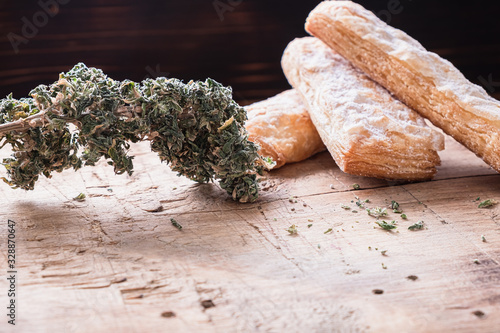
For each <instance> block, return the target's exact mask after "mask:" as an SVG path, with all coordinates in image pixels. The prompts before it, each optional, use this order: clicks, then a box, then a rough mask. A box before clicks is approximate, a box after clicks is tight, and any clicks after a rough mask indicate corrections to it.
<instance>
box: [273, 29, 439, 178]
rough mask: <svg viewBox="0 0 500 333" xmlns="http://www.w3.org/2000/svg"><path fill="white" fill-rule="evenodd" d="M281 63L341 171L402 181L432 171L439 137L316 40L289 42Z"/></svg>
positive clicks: (421, 176) (420, 119) (434, 168)
mask: <svg viewBox="0 0 500 333" xmlns="http://www.w3.org/2000/svg"><path fill="white" fill-rule="evenodd" d="M282 67H283V71H284V72H285V75H286V77H287V79H288V81H289V82H290V84H291V85H292V86H293V87H294V88H295V89H297V91H299V92H300V93H301V94H302V96H303V98H304V101H305V102H307V103H306V104H307V108H308V110H309V114H310V116H311V119H312V121H313V123H314V125H315V126H316V129H317V130H318V132H319V135H320V136H321V138H322V140H323V142H324V143H325V145H326V147H327V148H328V150H329V151H330V153H331V155H332V156H333V158H334V159H335V161H336V162H337V164H338V166H339V167H340V169H341V170H342V171H344V172H347V173H350V174H354V175H361V176H370V177H377V178H384V179H406V180H425V179H429V178H432V176H433V175H434V174H435V173H436V166H437V165H439V164H440V159H439V155H438V153H437V152H436V150H441V149H443V147H444V137H443V135H442V134H441V133H439V132H437V131H436V130H434V129H432V128H430V127H428V126H427V125H426V124H425V120H424V118H423V117H421V116H420V115H418V114H417V113H416V112H415V111H413V110H411V109H410V108H408V107H407V106H406V105H404V104H403V103H401V102H400V101H398V100H397V99H395V98H393V97H392V96H391V94H390V93H389V92H388V91H387V90H385V89H384V88H383V87H381V86H380V85H378V84H377V83H375V82H374V81H372V80H371V79H370V78H368V77H367V76H366V75H365V74H364V73H362V72H361V71H359V70H358V69H356V68H354V67H353V66H352V65H351V64H350V63H349V62H348V61H347V60H346V59H344V58H343V57H342V56H340V55H339V54H337V53H335V52H334V51H333V50H331V49H330V48H329V47H328V46H327V45H325V44H324V43H323V42H321V41H320V40H319V39H317V38H314V37H305V38H300V39H295V40H294V41H292V42H291V43H290V44H289V45H288V46H287V48H286V50H285V52H284V54H283V58H282Z"/></svg>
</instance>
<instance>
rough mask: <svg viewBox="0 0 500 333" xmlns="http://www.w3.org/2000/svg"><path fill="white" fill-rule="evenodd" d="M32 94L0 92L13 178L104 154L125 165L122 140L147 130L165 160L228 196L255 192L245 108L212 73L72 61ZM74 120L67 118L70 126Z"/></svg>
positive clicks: (256, 159) (23, 182)
mask: <svg viewBox="0 0 500 333" xmlns="http://www.w3.org/2000/svg"><path fill="white" fill-rule="evenodd" d="M30 95H31V96H32V97H31V98H21V99H20V100H16V99H14V98H12V95H9V96H7V97H6V98H4V99H3V100H1V101H0V148H2V147H3V146H5V145H6V144H10V145H11V146H12V150H13V154H12V156H11V158H6V159H4V160H3V165H4V166H5V167H6V169H7V174H8V177H9V179H6V178H3V180H4V181H5V182H7V183H8V184H9V185H10V186H12V187H13V188H23V189H25V190H32V189H33V188H34V184H35V182H36V181H37V180H38V177H39V175H41V174H43V175H45V176H46V177H48V178H50V177H51V172H53V171H57V172H61V171H62V170H64V169H68V168H73V169H75V170H77V169H79V168H80V167H82V166H83V165H95V163H96V162H97V161H98V160H99V159H101V157H104V158H105V159H109V160H110V161H108V164H110V165H113V166H114V170H115V173H117V174H121V173H125V172H126V173H128V174H131V173H132V170H133V163H132V159H133V156H129V155H128V149H129V142H137V141H140V140H150V141H151V149H152V150H153V151H155V152H157V153H158V155H159V157H160V159H161V160H162V161H166V162H167V163H168V164H170V166H171V168H172V170H174V171H176V172H178V173H179V174H181V175H184V176H186V177H188V178H190V179H192V180H194V181H197V182H208V181H211V180H214V179H218V180H219V184H220V185H221V187H222V188H223V189H225V190H226V191H227V192H228V193H229V194H230V195H231V196H232V197H233V199H234V200H239V201H240V202H247V201H254V200H255V199H257V196H258V187H257V179H256V174H257V173H261V171H262V168H263V167H262V166H263V164H265V161H263V159H262V158H261V157H260V156H259V155H258V153H257V150H258V147H257V146H256V145H255V144H253V143H252V142H250V141H248V140H247V133H246V131H245V129H244V127H243V124H244V122H245V120H246V113H245V111H244V109H243V108H242V107H240V106H239V105H238V104H237V103H236V102H235V101H234V100H233V99H232V91H231V89H230V88H227V87H224V86H222V85H221V84H219V83H217V82H216V81H214V80H211V79H207V80H206V81H204V82H202V81H197V82H194V81H190V82H188V83H186V84H185V83H182V82H181V81H180V80H177V79H166V78H164V77H160V78H157V79H147V80H144V81H142V82H140V83H135V82H132V81H129V80H125V81H115V80H113V79H111V78H109V77H107V76H106V75H105V74H104V73H103V72H102V71H101V70H99V69H96V68H88V67H87V66H85V65H84V64H82V63H79V64H77V65H76V66H75V67H74V68H73V69H71V70H70V71H69V72H67V73H62V74H60V76H59V80H58V81H57V82H55V83H53V84H52V85H50V86H45V85H40V86H38V87H36V88H35V89H33V90H32V91H31V93H30ZM70 124H73V125H74V126H70Z"/></svg>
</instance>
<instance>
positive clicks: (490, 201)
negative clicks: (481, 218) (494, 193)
mask: <svg viewBox="0 0 500 333" xmlns="http://www.w3.org/2000/svg"><path fill="white" fill-rule="evenodd" d="M497 203H498V202H497V201H495V200H493V199H488V200H484V201H481V203H480V204H479V205H478V206H477V207H478V208H488V207H491V206H494V205H496V204H497Z"/></svg>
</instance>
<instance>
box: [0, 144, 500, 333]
mask: <svg viewBox="0 0 500 333" xmlns="http://www.w3.org/2000/svg"><path fill="white" fill-rule="evenodd" d="M447 147H448V148H447V149H446V150H445V151H444V152H443V153H442V155H441V156H442V160H443V164H442V166H441V167H440V169H439V172H438V174H437V178H436V179H435V180H434V181H431V182H424V183H413V184H408V183H391V182H386V181H382V180H377V179H371V178H363V177H355V176H349V175H347V174H344V173H342V172H341V171H340V170H339V169H338V167H337V166H336V165H335V164H334V162H333V160H332V159H331V157H330V156H329V155H328V153H321V154H318V155H316V156H314V157H313V158H311V159H309V160H307V161H305V162H302V163H297V164H291V165H286V166H284V167H283V168H282V169H280V170H278V171H275V172H272V173H269V174H268V175H267V176H266V179H264V180H263V182H262V184H261V185H262V195H261V198H260V199H259V200H258V202H256V203H254V204H238V203H235V202H233V201H231V200H230V199H229V198H228V197H227V196H226V195H225V193H224V192H223V191H222V190H221V189H219V188H218V187H217V186H216V185H214V184H205V185H196V184H194V183H192V182H190V181H189V180H186V179H184V178H180V177H177V176H176V175H175V174H174V173H173V172H171V171H170V170H169V169H168V167H167V166H165V165H162V164H161V163H160V162H159V160H158V158H157V157H156V155H155V154H153V153H151V152H149V148H148V146H147V145H144V144H139V145H135V146H134V147H133V151H134V152H135V155H136V159H135V160H134V161H135V166H136V172H135V173H134V174H133V175H132V176H130V177H129V176H123V175H122V176H117V175H114V174H113V171H112V168H110V167H109V166H107V165H105V163H100V164H99V165H98V166H97V167H94V168H91V167H88V168H84V169H82V170H80V171H79V172H76V173H75V172H73V171H65V172H63V173H62V174H56V175H54V177H53V179H51V180H46V179H43V180H41V181H40V183H39V184H38V187H37V189H36V190H35V191H31V192H23V191H19V190H11V189H9V188H8V187H7V186H2V187H1V188H0V196H1V198H2V203H3V205H2V210H1V212H0V220H1V221H4V222H2V223H1V224H0V235H2V237H0V245H1V249H2V250H1V253H2V260H1V263H0V271H1V272H2V273H1V274H4V272H5V271H6V257H5V253H6V251H5V248H6V246H5V239H6V234H7V227H6V223H5V221H6V220H7V219H13V220H14V221H16V222H17V231H16V235H17V254H18V258H17V261H18V264H17V265H18V271H19V275H18V291H19V295H18V298H17V301H18V306H19V308H18V309H19V310H18V311H19V312H18V325H16V327H15V328H12V327H8V326H10V325H7V324H6V321H5V320H2V321H1V322H0V331H1V332H110V331H116V332H165V331H168V332H304V331H312V332H325V331H326V332H331V331H335V332H451V331H453V332H471V331H474V332H494V331H495V330H496V328H498V327H499V326H500V316H499V314H500V290H499V289H498V285H499V283H500V246H499V244H500V218H499V212H500V207H498V206H495V207H492V208H490V209H479V208H477V205H478V202H477V201H476V198H477V197H481V198H482V199H487V198H494V199H500V176H499V175H498V174H496V173H495V172H494V171H492V170H491V169H490V168H489V167H488V166H486V165H485V164H484V163H483V162H482V161H481V160H480V159H479V158H477V157H475V156H474V155H473V154H472V153H470V152H469V151H467V150H466V149H465V148H463V147H462V146H460V145H459V144H457V143H456V142H453V141H452V140H451V139H450V140H449V142H447ZM354 183H358V184H359V185H360V186H361V190H358V191H354V190H353V189H352V184H354ZM80 192H83V193H85V194H86V195H87V199H86V200H85V201H84V202H76V201H74V200H72V198H73V197H75V196H76V195H78V193H80ZM356 196H358V197H359V198H361V199H370V203H367V204H366V205H367V206H368V207H374V206H381V207H387V206H388V205H389V204H390V202H391V200H397V201H398V202H399V203H400V205H401V208H402V209H403V210H404V212H405V213H406V214H407V215H408V220H407V221H405V220H402V219H400V218H399V216H398V214H394V213H390V216H389V217H388V219H389V220H392V219H397V220H398V221H399V223H398V228H397V229H396V230H395V231H392V232H388V231H384V230H382V229H380V228H379V227H377V226H376V225H375V223H374V221H375V219H374V218H372V217H370V216H368V215H367V214H366V213H365V212H363V210H362V209H359V208H357V207H356V204H355V203H354V201H356V199H355V197H356ZM291 197H293V198H291ZM342 204H346V205H349V206H350V207H352V208H351V210H344V209H342V208H341V205H342ZM354 210H357V211H358V213H354V212H353V211H354ZM170 218H175V219H176V220H177V221H178V222H179V223H180V224H181V225H182V226H183V229H182V230H181V231H180V230H177V229H176V228H175V227H174V226H172V225H171V223H170ZM419 220H423V221H424V222H425V226H426V229H425V230H421V231H414V232H412V231H409V230H408V229H407V227H408V226H409V225H411V224H413V223H415V222H417V221H419ZM291 224H296V225H297V226H298V234H297V235H295V236H292V235H289V233H288V232H287V231H286V230H285V229H287V228H288V227H289V226H290V225H291ZM309 224H312V226H311V227H308V225H309ZM328 229H332V230H331V232H328V233H326V234H325V232H326V231H327V230H328ZM481 235H484V236H485V238H486V240H487V241H486V242H483V241H482V240H481ZM370 248H371V249H370ZM384 250H386V251H387V252H386V253H385V254H386V255H385V256H384V255H382V254H381V251H384ZM474 259H478V262H479V264H476V263H474ZM384 266H385V267H386V269H384V268H383V267H384ZM410 275H415V276H417V277H418V279H417V280H415V281H413V280H410V279H408V278H407V277H408V276H410ZM6 289H7V285H6V280H5V279H4V278H2V279H0V290H2V291H4V290H6ZM376 289H380V290H383V294H375V293H374V290H376ZM0 295H1V296H0V303H1V304H5V302H6V295H5V293H4V292H2V293H1V294H0ZM212 305H213V306H212ZM475 311H482V313H484V316H481V317H478V316H477V315H475V314H474V312H475ZM171 312H172V313H173V314H172V313H171Z"/></svg>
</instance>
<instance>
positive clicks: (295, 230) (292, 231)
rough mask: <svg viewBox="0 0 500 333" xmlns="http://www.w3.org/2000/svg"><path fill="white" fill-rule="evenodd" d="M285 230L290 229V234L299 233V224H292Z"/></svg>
mask: <svg viewBox="0 0 500 333" xmlns="http://www.w3.org/2000/svg"><path fill="white" fill-rule="evenodd" d="M285 230H286V231H288V233H289V234H290V235H297V233H298V230H297V226H296V225H295V224H292V225H291V226H290V227H288V229H285Z"/></svg>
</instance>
